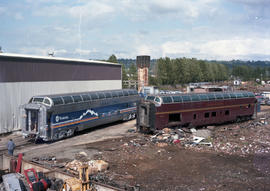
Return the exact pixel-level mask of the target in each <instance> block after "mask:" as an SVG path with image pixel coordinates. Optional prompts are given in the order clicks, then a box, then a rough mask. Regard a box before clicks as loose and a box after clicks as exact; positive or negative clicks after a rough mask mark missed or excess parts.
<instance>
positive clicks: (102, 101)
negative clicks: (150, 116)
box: [20, 89, 140, 141]
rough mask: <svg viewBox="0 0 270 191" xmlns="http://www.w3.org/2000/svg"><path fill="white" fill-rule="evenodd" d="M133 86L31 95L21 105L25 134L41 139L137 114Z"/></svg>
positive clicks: (63, 135)
mask: <svg viewBox="0 0 270 191" xmlns="http://www.w3.org/2000/svg"><path fill="white" fill-rule="evenodd" d="M139 100H140V97H139V95H138V92H137V91H136V90H131V89H127V90H110V91H95V92H82V93H71V94H58V95H44V96H33V97H32V98H31V99H30V101H29V103H27V104H25V105H23V106H21V108H20V109H21V126H22V132H23V135H24V136H25V137H32V138H35V139H39V138H40V139H42V140H44V141H51V140H59V139H62V138H64V137H70V136H72V135H73V134H74V132H76V131H81V130H84V129H87V128H91V127H94V126H98V125H102V124H106V123H111V122H114V121H118V120H130V119H134V118H135V117H136V106H137V103H138V101H139Z"/></svg>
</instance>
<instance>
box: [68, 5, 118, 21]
mask: <svg viewBox="0 0 270 191" xmlns="http://www.w3.org/2000/svg"><path fill="white" fill-rule="evenodd" d="M114 11H115V9H114V7H113V6H111V5H110V4H109V3H108V4H107V3H103V2H99V1H90V2H88V3H86V4H84V5H80V6H73V7H71V8H70V9H69V10H68V12H69V13H70V14H71V16H73V17H77V18H79V17H80V15H83V16H84V17H86V18H89V19H93V18H97V17H100V16H104V15H109V14H112V13H113V12H114Z"/></svg>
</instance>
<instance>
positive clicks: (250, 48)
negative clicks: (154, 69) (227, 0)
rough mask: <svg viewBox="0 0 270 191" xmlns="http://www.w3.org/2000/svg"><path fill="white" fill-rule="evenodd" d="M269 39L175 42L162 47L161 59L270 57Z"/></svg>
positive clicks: (245, 58) (246, 58)
mask: <svg viewBox="0 0 270 191" xmlns="http://www.w3.org/2000/svg"><path fill="white" fill-rule="evenodd" d="M269 49H270V38H269V39H264V38H235V39H223V40H210V41H204V42H189V41H177V42H170V41H169V42H166V43H164V44H163V45H162V49H161V51H162V56H163V57H166V56H168V57H196V58H199V59H216V60H232V59H244V60H249V59H253V58H258V59H265V58H269V57H270V53H269V51H268V50H269Z"/></svg>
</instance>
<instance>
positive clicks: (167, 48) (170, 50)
mask: <svg viewBox="0 0 270 191" xmlns="http://www.w3.org/2000/svg"><path fill="white" fill-rule="evenodd" d="M192 46H193V45H192V44H191V43H190V42H171V41H169V42H166V43H164V44H163V45H162V56H163V57H165V56H169V55H178V56H181V55H187V54H191V50H192Z"/></svg>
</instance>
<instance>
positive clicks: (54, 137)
mask: <svg viewBox="0 0 270 191" xmlns="http://www.w3.org/2000/svg"><path fill="white" fill-rule="evenodd" d="M58 139H59V138H58V133H55V134H54V136H53V141H56V140H58Z"/></svg>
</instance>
